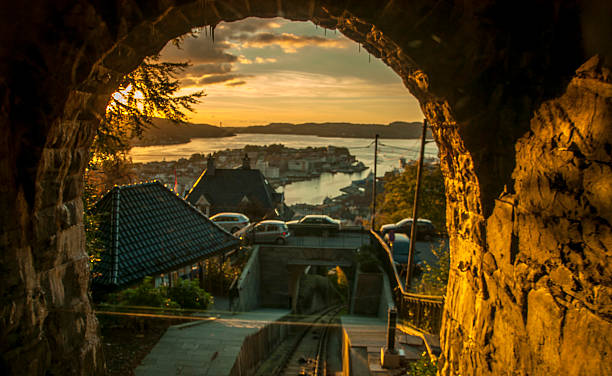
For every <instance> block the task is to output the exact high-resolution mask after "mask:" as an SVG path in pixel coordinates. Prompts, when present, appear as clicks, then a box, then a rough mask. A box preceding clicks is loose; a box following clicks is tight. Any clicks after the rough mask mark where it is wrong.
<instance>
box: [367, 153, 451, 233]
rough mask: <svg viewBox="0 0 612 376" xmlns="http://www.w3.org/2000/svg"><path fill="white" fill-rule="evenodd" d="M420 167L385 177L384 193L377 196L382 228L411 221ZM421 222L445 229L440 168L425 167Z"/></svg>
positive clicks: (379, 220) (442, 181)
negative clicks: (423, 219) (407, 219)
mask: <svg viewBox="0 0 612 376" xmlns="http://www.w3.org/2000/svg"><path fill="white" fill-rule="evenodd" d="M416 174H417V165H416V164H411V165H408V166H406V168H405V169H404V171H402V172H401V173H388V174H387V175H385V177H384V192H383V193H381V194H379V195H378V196H377V204H376V205H377V209H378V211H377V214H376V216H377V219H376V222H377V223H379V224H384V223H395V222H398V221H399V220H401V219H403V218H409V217H412V208H413V204H414V192H415V188H416ZM419 198H420V202H419V218H427V219H430V220H431V221H432V222H433V224H434V226H436V228H437V229H438V230H443V229H445V228H446V197H445V193H444V178H443V176H442V171H441V170H440V165H439V164H425V165H423V171H422V176H421V192H420V196H419Z"/></svg>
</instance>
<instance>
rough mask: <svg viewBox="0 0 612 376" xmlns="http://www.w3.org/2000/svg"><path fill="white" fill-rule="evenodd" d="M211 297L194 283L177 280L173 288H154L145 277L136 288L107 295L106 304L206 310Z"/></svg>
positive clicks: (149, 279)
mask: <svg viewBox="0 0 612 376" xmlns="http://www.w3.org/2000/svg"><path fill="white" fill-rule="evenodd" d="M212 301H213V298H212V296H211V295H210V294H209V293H207V292H206V291H204V290H203V289H201V288H200V287H199V286H198V283H197V282H196V281H189V280H185V281H183V280H179V281H178V282H177V285H176V286H173V287H165V286H160V287H155V286H154V283H153V278H151V277H145V278H144V279H143V280H142V283H141V284H140V285H138V286H136V287H132V288H128V289H125V290H123V291H120V292H118V293H115V294H111V295H108V297H107V299H106V303H109V304H119V305H124V306H140V307H160V308H193V309H206V308H208V306H209V305H210V304H212Z"/></svg>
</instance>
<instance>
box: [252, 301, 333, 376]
mask: <svg viewBox="0 0 612 376" xmlns="http://www.w3.org/2000/svg"><path fill="white" fill-rule="evenodd" d="M341 309H342V306H334V307H331V308H328V309H326V310H323V311H321V312H319V313H318V315H316V316H308V317H304V318H302V319H300V320H297V321H296V322H295V325H294V326H293V329H292V334H291V335H289V336H288V337H287V338H286V339H285V340H284V341H283V342H282V343H281V344H280V345H279V346H278V347H277V349H276V350H275V351H274V353H273V354H272V355H271V356H270V358H269V359H268V360H267V361H266V362H264V363H263V364H262V366H261V367H259V369H258V371H257V373H256V375H257V376H264V375H275V376H284V375H286V376H289V375H291V376H296V375H309V376H325V375H326V374H327V342H328V338H329V333H330V328H331V327H332V326H333V322H334V320H335V319H336V317H337V315H338V313H339V312H340V311H341Z"/></svg>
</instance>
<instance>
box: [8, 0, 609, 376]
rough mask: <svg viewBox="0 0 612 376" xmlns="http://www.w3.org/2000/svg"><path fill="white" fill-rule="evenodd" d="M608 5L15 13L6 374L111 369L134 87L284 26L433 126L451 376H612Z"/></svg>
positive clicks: (341, 5) (89, 5) (290, 5)
mask: <svg viewBox="0 0 612 376" xmlns="http://www.w3.org/2000/svg"><path fill="white" fill-rule="evenodd" d="M600 3H601V4H600ZM605 3H606V2H597V1H578V2H571V1H558V2H551V3H550V4H548V3H545V2H538V3H535V5H534V4H533V3H532V2H526V1H525V2H521V1H519V2H506V1H494V0H490V1H480V0H471V1H470V0H467V1H446V2H431V1H429V0H415V1H388V2H384V5H382V4H383V2H374V1H365V0H355V1H350V2H345V1H332V0H323V1H314V0H311V1H307V0H295V1H290V0H285V1H277V0H260V1H249V0H228V1H221V0H218V1H214V0H208V1H188V0H184V1H178V0H177V1H172V0H168V1H160V2H156V1H154V2H144V1H143V2H139V1H125V2H102V1H87V0H80V1H79V0H77V1H75V2H70V3H65V2H57V1H41V0H39V1H36V0H34V1H31V2H27V3H22V2H3V4H2V5H1V6H0V15H2V16H1V17H2V23H0V25H1V26H0V27H1V28H2V32H1V33H0V35H1V36H0V39H1V41H2V43H0V133H1V134H2V137H0V181H1V182H2V184H1V188H0V205H1V209H2V210H0V228H1V232H2V233H1V236H0V250H1V251H2V252H1V256H0V257H1V264H0V265H1V268H2V276H3V278H2V279H1V280H0V291H1V294H2V295H1V296H2V300H3V301H2V305H1V306H0V348H1V351H2V355H1V358H0V368H1V369H2V370H3V371H4V372H3V373H4V374H27V375H42V374H48V375H94V374H102V373H104V362H103V357H102V353H101V345H100V341H99V339H98V335H97V331H98V330H97V323H96V319H95V317H94V315H93V314H92V309H91V305H90V302H89V299H88V296H87V283H88V278H89V276H88V264H87V257H86V255H85V253H84V236H83V230H82V228H83V227H82V218H81V212H82V203H81V191H82V174H83V170H84V167H85V164H86V159H87V156H88V153H87V148H88V147H89V145H90V143H91V140H92V137H93V134H94V131H95V128H96V126H97V124H98V121H99V119H100V116H101V115H102V114H103V111H104V108H105V106H106V103H107V101H108V98H109V95H110V93H112V92H113V90H114V89H115V88H116V87H117V84H118V82H119V80H120V78H121V77H122V75H124V74H126V73H128V72H130V71H131V70H133V69H134V68H135V67H136V66H137V65H138V64H139V63H140V62H141V61H142V59H143V58H144V57H145V56H146V55H150V54H153V53H156V52H158V51H159V50H160V49H161V48H162V47H163V46H164V45H165V43H166V42H167V41H168V40H170V39H172V38H174V37H176V36H179V35H181V34H184V33H186V32H188V31H189V30H190V29H191V28H192V27H195V26H203V25H214V24H216V23H218V22H219V21H221V20H226V21H232V20H237V19H241V18H243V17H246V16H260V17H274V16H284V17H286V18H289V19H292V20H312V21H313V22H315V23H317V24H319V25H321V26H324V27H328V28H337V29H339V30H340V31H341V32H343V33H344V34H345V35H347V36H348V37H349V38H351V39H353V40H355V41H357V42H359V43H361V44H362V46H363V47H364V48H365V49H366V50H368V51H369V52H370V53H371V54H373V55H374V56H376V57H379V58H381V59H383V60H384V61H385V62H386V63H387V64H388V65H389V66H391V67H392V68H393V69H394V70H395V72H397V74H398V75H399V76H400V77H401V78H402V79H403V81H404V83H405V85H406V87H407V88H408V89H409V90H410V91H411V93H412V94H413V95H415V97H416V98H417V99H418V100H419V102H420V103H421V108H422V110H423V112H424V114H425V116H426V117H427V119H428V120H429V121H430V123H431V124H432V130H433V134H434V137H435V139H436V141H437V143H438V146H439V149H440V157H441V161H442V169H443V171H444V174H445V178H446V191H447V200H448V213H447V218H448V231H449V234H451V250H452V263H451V264H452V265H451V281H450V283H449V290H448V293H447V305H446V312H445V317H444V324H443V329H442V333H441V334H442V346H443V357H444V360H445V365H444V369H443V370H442V374H445V375H446V374H448V375H450V374H455V373H460V374H464V375H470V374H495V375H500V374H523V375H528V374H529V375H536V374H548V373H559V374H563V373H567V374H576V375H583V374H593V375H599V374H611V373H612V370H611V369H610V362H609V361H607V362H606V359H607V358H609V354H610V353H611V347H612V346H611V345H610V338H612V329H611V324H610V322H611V319H612V312H611V311H610V310H611V307H612V304H611V301H610V299H611V298H610V297H611V290H610V289H611V282H612V272H611V267H610V249H611V248H612V230H611V227H610V226H611V223H612V218H611V217H610V216H611V213H612V208H611V206H610V205H611V204H610V203H611V202H612V197H611V196H612V194H611V188H610V187H612V181H611V176H612V173H611V172H612V171H611V168H612V158H611V157H612V131H611V127H612V125H611V124H612V117H611V113H612V82H611V73H610V65H611V62H612V47H611V46H612V42H611V40H610V38H611V36H612V24H611V23H610V22H609V20H610V19H612V6H610V5H606V4H605ZM596 55H598V56H596Z"/></svg>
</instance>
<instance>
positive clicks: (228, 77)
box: [197, 73, 253, 85]
mask: <svg viewBox="0 0 612 376" xmlns="http://www.w3.org/2000/svg"><path fill="white" fill-rule="evenodd" d="M248 77H253V76H251V75H246V74H237V73H232V74H216V75H212V76H206V77H203V78H201V79H199V80H198V82H197V84H198V85H213V84H219V83H222V82H228V81H233V80H236V79H239V78H240V79H242V78H248Z"/></svg>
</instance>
